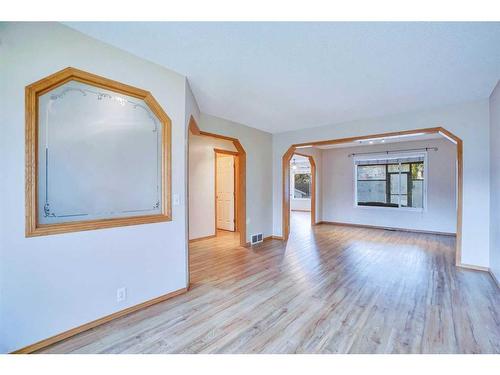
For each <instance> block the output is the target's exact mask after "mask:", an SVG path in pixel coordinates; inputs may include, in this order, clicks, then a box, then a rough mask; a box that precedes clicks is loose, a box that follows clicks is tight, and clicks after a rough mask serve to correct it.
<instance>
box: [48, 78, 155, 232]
mask: <svg viewBox="0 0 500 375" xmlns="http://www.w3.org/2000/svg"><path fill="white" fill-rule="evenodd" d="M39 107H40V112H39V113H40V114H42V115H41V116H40V127H39V140H40V145H43V147H40V149H39V168H40V184H39V196H42V197H43V198H44V199H43V201H42V200H41V201H40V206H41V207H40V209H39V213H40V214H39V220H40V223H42V224H50V223H58V222H61V220H59V219H60V218H64V219H65V220H64V222H66V221H74V220H82V219H83V218H85V220H92V219H99V218H110V217H111V218H112V217H124V216H130V215H131V214H132V216H134V215H138V214H140V215H144V214H146V215H149V214H159V213H161V198H162V197H161V195H162V186H161V184H162V181H161V179H162V155H161V149H162V127H161V126H159V125H160V121H159V119H158V118H157V117H156V116H155V114H154V113H153V112H152V111H151V110H150V109H149V107H148V106H147V105H145V104H142V103H141V100H139V99H136V98H133V97H130V96H127V95H123V94H118V93H115V92H113V91H110V90H106V89H100V90H95V88H94V87H93V86H90V85H87V84H85V83H81V82H78V81H73V80H71V81H69V82H67V83H65V84H63V85H61V86H59V87H57V88H56V89H54V90H52V91H50V92H48V93H46V94H43V95H41V96H40V97H39ZM148 128H149V130H148V131H147V132H146V131H145V130H146V129H148ZM148 134H150V135H148ZM42 180H43V181H42ZM123 186H128V187H131V188H132V190H133V193H132V194H129V195H126V194H123V192H122V189H121V188H120V187H123ZM49 193H50V194H49ZM49 197H50V199H49Z"/></svg>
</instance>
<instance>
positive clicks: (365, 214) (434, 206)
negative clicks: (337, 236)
mask: <svg viewBox="0 0 500 375" xmlns="http://www.w3.org/2000/svg"><path fill="white" fill-rule="evenodd" d="M425 147H437V148H438V151H428V155H427V208H426V209H425V210H424V211H422V212H417V211H407V210H403V209H394V208H386V207H356V206H355V202H354V200H355V198H354V196H355V194H354V190H355V182H354V178H355V175H354V167H353V165H354V162H353V159H352V158H351V157H349V156H348V155H349V154H352V153H362V152H378V151H385V150H405V149H406V150H408V149H416V148H425ZM322 160H323V169H322V172H323V173H322V177H323V220H324V221H334V222H341V223H351V224H365V225H376V226H383V227H395V228H403V229H417V230H427V231H435V232H446V233H456V218H457V212H456V146H455V144H453V143H452V142H450V141H448V140H445V139H443V140H440V139H431V140H427V141H418V142H400V143H391V144H385V145H373V146H361V147H346V148H334V149H328V150H323V151H322Z"/></svg>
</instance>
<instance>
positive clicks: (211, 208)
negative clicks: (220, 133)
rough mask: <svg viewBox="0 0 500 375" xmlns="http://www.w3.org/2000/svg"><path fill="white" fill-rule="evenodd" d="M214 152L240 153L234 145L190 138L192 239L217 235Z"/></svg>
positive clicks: (190, 221) (192, 136)
mask: <svg viewBox="0 0 500 375" xmlns="http://www.w3.org/2000/svg"><path fill="white" fill-rule="evenodd" d="M214 148H218V149H222V150H228V151H237V150H236V148H235V147H234V144H233V142H231V141H226V140H224V139H218V138H212V137H206V136H198V135H193V134H191V133H190V134H189V239H190V240H193V239H196V238H201V237H207V236H213V235H214V234H215V152H214Z"/></svg>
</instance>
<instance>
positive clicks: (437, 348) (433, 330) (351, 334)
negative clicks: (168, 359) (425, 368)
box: [43, 212, 500, 353]
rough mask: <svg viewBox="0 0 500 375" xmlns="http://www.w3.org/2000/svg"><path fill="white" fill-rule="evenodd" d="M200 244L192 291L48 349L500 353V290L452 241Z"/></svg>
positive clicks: (323, 233)
mask: <svg viewBox="0 0 500 375" xmlns="http://www.w3.org/2000/svg"><path fill="white" fill-rule="evenodd" d="M308 220H309V217H308V215H307V214H304V213H295V212H294V213H293V215H292V224H291V226H292V234H291V237H290V239H289V241H288V243H286V244H284V243H282V242H281V241H277V240H269V241H266V242H264V243H263V244H261V245H259V246H256V247H253V248H250V249H247V248H242V247H239V246H238V238H237V236H236V235H234V234H233V233H221V234H220V235H219V236H218V237H216V238H213V239H208V240H204V241H199V242H195V243H192V244H191V245H190V258H191V282H192V289H191V290H190V291H189V292H187V293H186V294H184V295H180V296H177V297H175V298H173V299H171V300H168V301H165V302H163V303H160V304H158V305H155V306H152V307H149V308H147V309H144V310H141V311H139V312H136V313H133V314H131V315H128V316H126V317H123V318H120V319H118V320H115V321H113V322H110V323H108V324H105V325H103V326H100V327H97V328H94V329H92V330H90V331H87V332H84V333H81V334H79V335H77V336H75V337H72V338H70V339H67V340H65V341H63V342H60V343H58V344H55V345H53V346H51V347H49V348H46V349H45V350H44V351H43V352H45V353H500V291H499V289H498V288H497V286H496V285H495V283H494V281H493V280H492V278H491V276H490V275H489V274H488V273H486V272H480V271H470V270H464V269H459V268H456V267H455V266H454V255H455V254H454V243H455V238H454V237H447V236H439V235H427V234H415V233H406V232H395V231H385V230H378V229H364V228H353V227H345V226H333V225H317V226H315V227H314V228H313V229H312V230H311V228H310V227H309V225H308Z"/></svg>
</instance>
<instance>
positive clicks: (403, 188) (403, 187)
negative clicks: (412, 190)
mask: <svg viewBox="0 0 500 375" xmlns="http://www.w3.org/2000/svg"><path fill="white" fill-rule="evenodd" d="M399 193H400V194H408V175H407V174H406V173H401V183H400V186H399Z"/></svg>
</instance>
